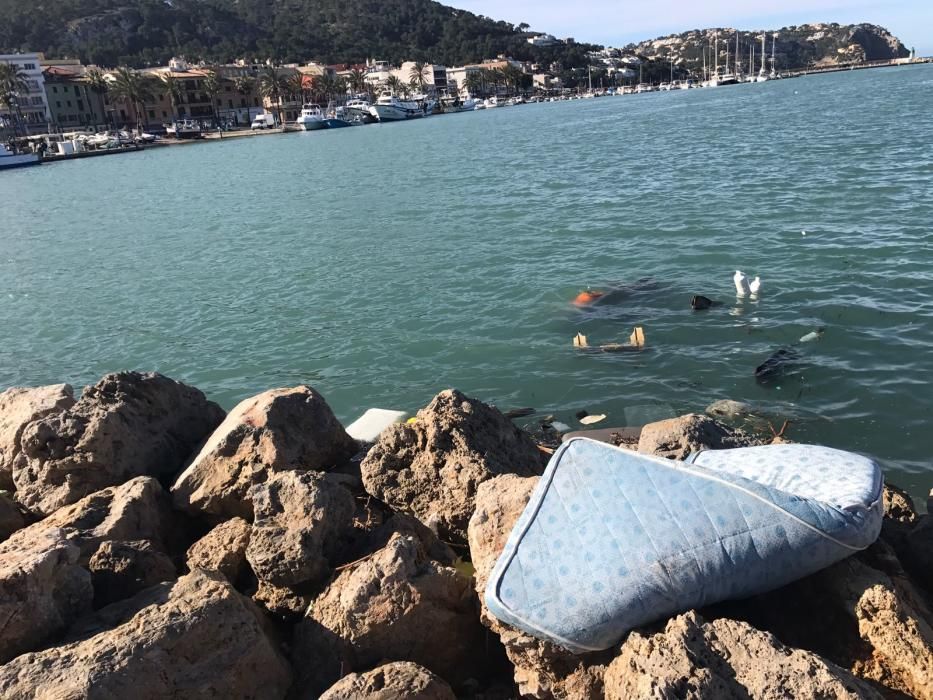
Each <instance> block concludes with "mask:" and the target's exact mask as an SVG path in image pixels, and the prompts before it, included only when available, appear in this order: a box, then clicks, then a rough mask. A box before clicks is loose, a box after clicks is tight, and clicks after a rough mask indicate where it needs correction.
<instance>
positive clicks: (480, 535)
mask: <svg viewBox="0 0 933 700" xmlns="http://www.w3.org/2000/svg"><path fill="white" fill-rule="evenodd" d="M537 483H538V478H537V477H525V478H523V477H519V476H515V475H513V474H506V475H503V476H498V477H496V478H494V479H490V480H489V481H486V482H484V483H483V484H481V485H480V487H479V489H478V490H477V494H476V510H475V512H474V513H473V517H472V518H470V525H469V542H470V557H471V559H472V561H473V566H474V568H475V570H476V571H475V575H474V580H475V584H476V592H477V594H478V595H479V599H480V601H482V600H483V593H484V591H485V589H486V582H487V581H488V580H489V574H490V573H491V572H492V569H493V567H494V566H495V564H496V560H497V559H498V558H499V554H501V553H502V550H503V549H504V548H505V543H506V540H507V539H508V537H509V533H510V532H511V531H512V527H513V526H514V525H515V522H516V521H517V520H518V518H519V516H520V515H521V514H522V511H523V510H524V509H525V506H526V505H527V504H528V500H529V499H530V498H531V493H532V491H533V490H534V488H535V486H536V485H537ZM481 619H482V621H483V624H484V625H486V626H487V627H489V629H490V630H492V631H493V632H494V633H495V634H497V635H499V639H500V641H501V642H502V644H503V646H504V647H505V652H506V654H507V655H508V657H509V661H511V662H512V665H513V667H514V669H515V671H514V680H515V683H516V685H517V686H518V690H519V693H520V694H521V695H522V697H530V698H567V699H568V700H570V699H573V700H582V699H590V698H592V700H597V699H598V698H602V673H603V671H604V670H605V667H604V664H605V663H608V661H609V659H611V658H612V655H613V652H612V651H611V650H610V651H607V652H601V653H597V654H584V655H576V654H572V653H570V652H569V651H567V650H566V649H562V648H561V647H559V646H557V645H555V644H551V643H550V642H546V641H544V640H541V639H537V638H536V637H532V636H531V635H529V634H525V633H524V632H521V631H519V630H517V629H515V628H514V627H510V626H509V625H506V624H503V623H502V622H499V620H497V619H496V618H495V617H493V616H492V615H491V614H489V612H488V611H487V610H486V607H485V605H483V606H482V610H481Z"/></svg>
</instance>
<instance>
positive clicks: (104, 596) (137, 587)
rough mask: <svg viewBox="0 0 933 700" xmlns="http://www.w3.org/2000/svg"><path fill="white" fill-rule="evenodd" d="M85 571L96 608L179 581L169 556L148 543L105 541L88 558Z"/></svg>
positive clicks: (138, 541)
mask: <svg viewBox="0 0 933 700" xmlns="http://www.w3.org/2000/svg"><path fill="white" fill-rule="evenodd" d="M88 569H89V570H90V572H91V583H92V584H93V585H94V606H95V607H102V606H104V605H109V604H110V603H114V602H116V601H118V600H124V599H126V598H129V597H131V596H133V595H136V594H137V593H139V592H140V591H142V590H144V589H146V588H149V587H150V586H154V585H155V584H157V583H162V582H163V581H174V580H175V579H176V578H177V577H178V574H177V572H176V571H175V565H174V564H173V563H172V560H171V559H169V557H168V555H166V554H164V553H163V552H160V551H159V550H158V549H156V547H154V546H153V544H152V543H151V542H149V541H148V540H136V541H133V542H124V541H114V540H107V541H106V542H103V543H101V545H100V547H98V549H97V551H96V552H95V553H94V556H92V557H91V560H90V562H89V563H88Z"/></svg>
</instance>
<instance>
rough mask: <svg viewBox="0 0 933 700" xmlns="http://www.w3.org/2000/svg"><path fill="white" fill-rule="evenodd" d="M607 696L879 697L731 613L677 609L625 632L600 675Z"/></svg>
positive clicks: (616, 699)
mask: <svg viewBox="0 0 933 700" xmlns="http://www.w3.org/2000/svg"><path fill="white" fill-rule="evenodd" d="M603 682H604V686H605V697H606V700H637V699H638V698H644V699H645V700H649V699H650V700H654V699H655V698H689V699H691V700H701V699H702V698H722V699H723V700H749V699H751V700H766V699H771V698H785V697H789V698H849V699H851V700H864V699H867V698H878V699H879V700H880V698H881V696H880V695H878V694H877V693H876V692H875V691H874V690H872V689H871V688H870V687H869V686H867V685H866V684H864V683H863V682H861V681H859V680H857V679H855V678H854V677H853V676H852V675H851V674H850V673H849V672H847V671H845V670H843V669H841V668H839V667H838V666H835V665H833V664H831V663H829V662H827V661H824V660H823V659H821V658H820V657H819V656H817V655H816V654H812V653H810V652H807V651H802V650H800V649H790V648H788V647H785V646H784V645H783V644H781V642H779V641H778V640H777V638H775V637H774V636H773V635H771V634H768V633H767V632H761V631H759V630H756V629H755V628H754V627H752V626H750V625H748V624H746V623H744V622H738V621H735V620H729V619H725V618H721V619H718V620H714V621H713V622H707V623H704V621H703V620H702V619H701V618H700V617H698V616H697V615H696V613H692V612H691V613H687V614H685V615H680V616H678V617H676V618H674V619H672V620H671V621H669V622H668V623H667V627H666V628H665V629H664V631H663V632H659V633H657V634H654V635H644V634H641V633H638V632H633V633H632V634H630V635H629V636H628V639H626V641H625V643H624V644H623V645H622V649H621V651H620V653H619V655H618V656H617V657H616V658H615V659H614V660H613V661H612V663H610V664H609V667H608V669H607V670H606V673H605V676H604V681H603Z"/></svg>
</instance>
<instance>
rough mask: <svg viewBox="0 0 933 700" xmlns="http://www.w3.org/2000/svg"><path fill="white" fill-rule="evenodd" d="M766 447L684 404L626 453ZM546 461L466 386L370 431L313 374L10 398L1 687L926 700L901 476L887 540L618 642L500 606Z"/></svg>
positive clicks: (917, 590)
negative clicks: (493, 609)
mask: <svg viewBox="0 0 933 700" xmlns="http://www.w3.org/2000/svg"><path fill="white" fill-rule="evenodd" d="M714 415H716V414H715V412H714ZM720 417H721V416H720ZM770 439H771V436H769V437H768V438H767V440H768V441H769V440H770ZM763 440H764V438H762V437H760V436H756V435H755V434H754V433H753V432H743V431H741V430H738V429H736V428H734V427H729V426H728V425H726V424H724V423H722V422H719V421H717V420H716V418H713V417H710V416H706V415H690V416H683V417H681V418H677V419H673V420H669V421H662V422H660V423H655V424H651V425H649V426H645V428H644V429H643V430H642V431H641V436H640V439H639V441H638V442H637V444H636V443H635V442H631V444H630V446H631V448H632V449H638V450H639V451H642V452H645V453H650V454H655V455H659V456H665V457H671V458H680V457H682V456H684V455H685V454H686V453H688V452H690V451H692V450H695V449H697V448H705V449H722V448H727V447H734V446H740V445H749V444H761V443H762V441H763ZM549 452H550V449H549V447H548V446H547V445H545V444H542V439H541V436H540V435H538V436H537V440H536V437H533V436H532V434H530V433H529V432H527V431H525V430H522V429H520V428H518V427H516V425H515V424H514V423H513V421H512V420H510V419H509V418H507V417H506V416H505V415H503V414H502V413H501V412H500V411H499V410H497V409H496V408H494V407H492V406H488V405H486V404H484V403H482V402H481V401H479V400H476V399H473V398H469V397H467V396H464V395H463V394H461V393H460V392H457V391H455V390H448V391H443V392H441V393H439V394H438V395H437V396H436V397H435V398H434V399H433V400H432V401H431V403H430V404H429V405H428V406H427V407H425V408H424V409H422V410H421V411H420V412H419V413H418V415H417V417H416V419H415V420H413V421H411V422H409V423H405V424H396V425H392V426H390V427H388V428H386V430H384V431H383V432H382V434H381V435H380V437H379V439H378V440H377V442H376V443H375V444H374V445H373V444H362V443H358V442H356V441H355V440H353V439H352V438H351V437H350V436H349V435H348V434H347V433H346V431H345V430H344V428H343V426H342V425H341V424H340V423H339V421H338V420H337V419H336V417H335V416H334V414H333V412H332V411H331V409H330V408H329V406H328V405H327V403H326V401H325V400H324V398H323V397H322V396H321V395H320V394H319V393H318V392H316V391H315V390H314V389H313V388H311V387H307V386H299V387H293V388H278V389H272V390H270V391H267V392H264V393H262V394H259V395H258V396H254V397H251V398H249V399H247V400H245V401H243V402H242V403H240V404H239V405H238V406H236V407H235V408H234V409H233V410H232V411H230V412H229V413H227V414H225V413H224V411H223V410H222V409H221V408H220V407H219V406H217V405H216V404H214V403H212V402H211V401H209V400H208V398H207V397H205V396H204V394H203V393H202V392H200V391H199V390H197V389H196V388H193V387H190V386H187V385H185V384H182V383H180V382H177V381H174V380H172V379H169V378H167V377H164V376H161V375H158V374H151V373H150V374H142V373H135V372H124V373H119V374H110V375H107V376H106V377H104V378H103V379H101V380H100V381H99V382H98V383H97V384H95V385H93V386H91V387H87V388H85V389H84V390H83V392H81V394H80V396H76V395H75V392H74V391H73V390H72V388H71V387H70V386H68V385H65V384H60V385H54V386H46V387H35V388H15V389H8V390H6V391H4V392H2V393H0V488H2V489H3V490H2V491H0V697H3V698H24V699H25V698H34V697H62V698H84V697H133V698H140V699H146V698H153V699H154V698H165V697H203V696H216V697H225V698H319V697H323V698H329V699H330V700H334V699H337V698H380V699H389V698H425V699H428V698H431V699H448V698H455V697H458V698H487V699H500V698H501V699H505V698H512V697H519V696H521V697H533V698H574V699H576V698H580V699H584V698H604V697H605V698H674V697H677V698H700V697H716V698H774V697H848V698H863V697H865V698H867V697H905V696H906V697H915V698H921V699H933V629H931V625H933V614H931V602H933V521H931V519H930V516H928V515H923V516H921V515H918V513H917V512H916V510H915V509H914V506H913V504H912V503H911V502H910V498H909V497H908V496H907V495H906V494H904V493H903V492H901V491H899V490H898V489H896V488H895V487H892V486H886V487H885V520H884V526H883V530H882V535H881V537H880V539H879V540H878V541H877V542H876V543H875V544H874V545H873V546H872V547H870V548H869V549H868V550H865V551H864V552H861V553H859V554H857V555H856V556H853V557H851V558H849V559H847V560H845V561H843V562H841V563H839V564H836V565H834V566H832V567H830V568H828V569H825V570H823V571H821V572H819V573H817V574H815V575H813V576H810V577H808V578H805V579H802V580H800V581H797V582H795V583H793V584H791V585H789V586H785V587H783V588H780V589H778V590H775V591H772V592H770V593H767V594H764V595H760V596H756V597H754V598H751V599H747V600H743V601H734V602H729V603H723V604H719V605H716V606H711V607H709V608H705V609H702V610H695V611H685V612H684V613H683V614H681V615H678V616H675V617H673V618H671V619H669V620H661V621H658V622H657V623H656V624H654V625H651V626H649V627H646V628H642V629H638V630H635V631H633V632H631V633H630V634H629V635H627V637H626V638H625V639H624V640H623V641H622V642H621V643H620V644H619V645H617V646H616V647H614V648H611V649H609V650H606V651H604V652H598V653H592V654H586V655H574V654H571V653H569V652H568V651H566V650H564V649H562V648H560V647H557V646H554V645H553V644H550V643H548V642H544V641H541V640H538V639H536V638H534V637H530V636H528V635H527V634H525V633H523V632H521V631H519V630H516V629H513V628H511V627H509V626H507V625H505V624H503V623H501V622H499V621H497V620H496V619H495V618H493V617H492V616H491V615H490V614H489V613H488V612H487V611H486V610H485V608H484V606H483V604H482V596H481V592H482V590H483V587H484V585H485V582H486V580H487V578H488V576H489V573H490V571H491V569H492V566H493V564H494V563H495V560H496V558H497V556H498V554H499V552H501V550H502V548H503V546H504V544H505V540H506V538H507V536H508V534H509V532H510V530H511V528H512V526H513V524H514V523H515V521H516V520H517V518H518V516H519V515H520V514H521V512H522V510H523V508H524V506H525V504H526V503H527V501H528V499H529V497H530V494H531V491H532V489H533V488H534V486H535V484H536V483H537V481H538V478H539V476H540V474H541V473H542V472H543V470H544V467H545V465H546V463H547V459H548V456H549Z"/></svg>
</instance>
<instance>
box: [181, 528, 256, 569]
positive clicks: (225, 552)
mask: <svg viewBox="0 0 933 700" xmlns="http://www.w3.org/2000/svg"><path fill="white" fill-rule="evenodd" d="M249 537H250V524H249V523H248V522H246V521H245V520H243V518H231V519H230V520H227V521H225V522H223V523H221V524H220V525H218V526H217V527H215V528H214V529H213V530H211V531H210V532H208V533H207V534H206V535H204V537H202V538H201V539H199V540H198V541H197V542H195V543H194V544H193V545H191V547H190V548H189V549H188V557H187V559H188V568H189V569H191V570H194V569H207V570H208V571H219V572H220V573H222V574H223V575H224V576H226V577H227V580H228V581H229V582H230V583H236V582H237V580H238V579H239V578H240V574H242V573H243V571H244V565H245V564H246V547H247V546H248V545H249Z"/></svg>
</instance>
